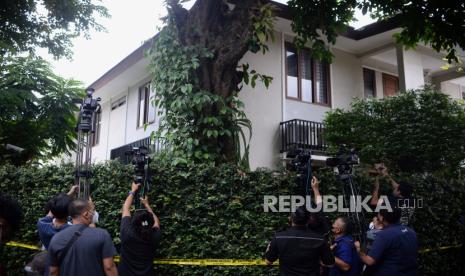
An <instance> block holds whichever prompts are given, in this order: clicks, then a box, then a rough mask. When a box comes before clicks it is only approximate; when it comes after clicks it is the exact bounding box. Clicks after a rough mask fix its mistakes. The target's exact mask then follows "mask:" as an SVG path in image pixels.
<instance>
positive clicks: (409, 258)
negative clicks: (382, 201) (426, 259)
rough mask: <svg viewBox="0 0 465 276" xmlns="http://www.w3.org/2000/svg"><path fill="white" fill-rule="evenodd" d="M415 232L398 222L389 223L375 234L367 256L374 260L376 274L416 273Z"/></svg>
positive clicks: (377, 275)
mask: <svg viewBox="0 0 465 276" xmlns="http://www.w3.org/2000/svg"><path fill="white" fill-rule="evenodd" d="M417 250H418V243H417V234H416V233H415V232H414V231H413V230H412V229H411V228H409V227H407V226H403V225H401V224H400V223H396V224H389V225H388V226H386V227H384V229H383V231H380V232H379V233H378V235H377V236H376V239H375V241H374V243H373V246H372V247H371V250H370V251H369V252H368V256H370V257H372V258H373V259H375V261H376V269H375V271H374V275H376V276H382V275H387V276H392V275H398V276H411V275H418V270H417V268H418V265H417Z"/></svg>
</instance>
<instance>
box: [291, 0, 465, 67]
mask: <svg viewBox="0 0 465 276" xmlns="http://www.w3.org/2000/svg"><path fill="white" fill-rule="evenodd" d="M449 4H450V5H444V4H443V3H441V2H438V1H413V2H412V1H408V0H403V1H398V0H395V1H385V0H371V1H366V0H349V1H336V0H331V1H319V0H312V1H309V0H289V1H288V5H289V7H291V8H292V10H293V13H294V20H293V23H292V29H293V30H294V32H296V33H297V34H298V38H297V42H298V44H299V45H303V44H305V43H306V42H310V44H311V49H312V52H313V53H314V54H315V55H316V56H319V57H324V58H327V59H330V58H331V56H332V55H331V53H330V52H329V49H328V48H327V46H325V42H324V39H326V40H327V41H328V42H329V43H331V44H334V43H335V41H336V37H337V34H338V33H340V32H341V31H343V29H344V26H347V25H348V23H349V22H350V21H352V20H353V19H354V13H355V10H356V9H360V10H362V13H363V14H366V13H367V12H370V13H371V17H372V18H374V19H388V18H395V21H396V22H398V23H399V27H401V28H402V31H401V32H400V33H399V34H397V35H396V39H397V42H399V43H401V44H404V45H406V46H408V47H414V46H416V45H417V44H418V43H419V42H422V43H425V44H427V45H431V46H432V47H433V49H435V50H436V51H437V52H440V51H446V52H447V55H446V58H447V60H448V61H449V63H451V62H453V61H454V62H457V61H458V57H457V53H456V48H457V46H458V47H460V48H462V49H464V48H465V37H464V36H463V35H462V34H463V33H464V32H465V25H464V24H463V23H464V18H465V2H464V1H452V2H451V3H449ZM412 18H415V20H412ZM317 29H319V30H321V33H319V32H317Z"/></svg>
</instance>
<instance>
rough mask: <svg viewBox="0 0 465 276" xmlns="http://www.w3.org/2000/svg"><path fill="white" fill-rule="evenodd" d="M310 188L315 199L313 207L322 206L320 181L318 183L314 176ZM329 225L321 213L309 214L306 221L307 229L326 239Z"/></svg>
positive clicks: (329, 230)
mask: <svg viewBox="0 0 465 276" xmlns="http://www.w3.org/2000/svg"><path fill="white" fill-rule="evenodd" d="M311 187H312V191H313V196H314V198H315V205H316V206H318V205H322V204H323V199H322V197H321V193H320V181H318V179H317V178H316V177H315V176H313V177H312V182H311ZM330 224H331V222H330V221H329V219H328V218H327V217H326V216H325V215H324V213H323V212H322V211H320V212H311V213H310V217H309V220H308V228H309V229H310V230H312V231H313V232H315V233H317V234H320V235H322V236H323V237H325V238H327V236H328V235H329V233H331V229H330Z"/></svg>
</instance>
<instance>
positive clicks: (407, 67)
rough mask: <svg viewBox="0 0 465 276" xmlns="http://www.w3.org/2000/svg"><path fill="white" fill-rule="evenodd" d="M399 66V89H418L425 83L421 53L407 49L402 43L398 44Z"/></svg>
mask: <svg viewBox="0 0 465 276" xmlns="http://www.w3.org/2000/svg"><path fill="white" fill-rule="evenodd" d="M396 54H397V68H398V72H399V89H400V90H401V91H404V90H408V89H418V88H421V87H422V86H424V85H425V78H424V76H423V64H422V60H421V54H420V53H418V52H416V51H413V50H408V51H407V50H405V49H404V47H403V46H402V45H399V44H398V45H397V46H396Z"/></svg>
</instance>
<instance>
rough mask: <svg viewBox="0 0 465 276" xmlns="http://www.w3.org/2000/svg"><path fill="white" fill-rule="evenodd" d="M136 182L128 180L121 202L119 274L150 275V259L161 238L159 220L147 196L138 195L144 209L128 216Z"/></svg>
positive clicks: (151, 267)
mask: <svg viewBox="0 0 465 276" xmlns="http://www.w3.org/2000/svg"><path fill="white" fill-rule="evenodd" d="M139 186H140V184H136V183H132V185H131V191H130V192H129V194H128V196H127V198H126V200H125V202H124V204H123V214H122V219H121V235H120V238H121V263H120V265H119V266H118V272H119V275H120V276H145V275H147V276H148V275H153V273H154V272H153V259H154V258H155V251H156V249H157V248H158V247H159V243H160V239H161V231H160V221H159V219H158V217H157V216H156V215H155V213H154V212H153V210H152V208H151V207H150V204H149V201H148V198H147V196H146V197H145V198H141V199H140V200H141V203H142V204H143V205H144V207H145V210H138V211H136V212H135V213H134V214H133V216H132V217H131V212H130V207H131V204H132V201H133V199H134V195H135V194H136V192H137V190H138V189H139Z"/></svg>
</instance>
